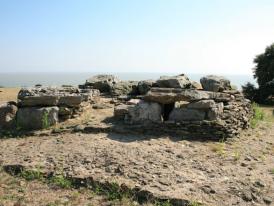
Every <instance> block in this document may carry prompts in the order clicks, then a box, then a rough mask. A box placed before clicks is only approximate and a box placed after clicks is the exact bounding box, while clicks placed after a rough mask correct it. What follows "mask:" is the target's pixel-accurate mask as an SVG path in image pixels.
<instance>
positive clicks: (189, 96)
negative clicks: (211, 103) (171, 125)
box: [144, 87, 231, 104]
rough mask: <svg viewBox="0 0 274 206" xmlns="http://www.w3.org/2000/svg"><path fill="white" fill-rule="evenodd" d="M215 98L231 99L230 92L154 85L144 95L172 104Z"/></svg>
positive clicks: (155, 100)
mask: <svg viewBox="0 0 274 206" xmlns="http://www.w3.org/2000/svg"><path fill="white" fill-rule="evenodd" d="M208 99H214V100H216V101H229V100H230V99H231V95H230V94H226V93H220V92H210V91H202V90H195V89H179V88H157V87H153V88H151V90H150V91H149V92H148V93H147V94H146V95H145V96H144V100H145V101H149V102H158V103H161V104H170V103H174V102H178V101H188V102H193V101H198V100H208Z"/></svg>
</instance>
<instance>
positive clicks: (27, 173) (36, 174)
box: [20, 170, 43, 181]
mask: <svg viewBox="0 0 274 206" xmlns="http://www.w3.org/2000/svg"><path fill="white" fill-rule="evenodd" d="M20 176H21V177H22V178H24V179H26V180H27V181H32V180H42V179H43V174H42V173H41V171H40V170H24V171H22V173H21V174H20Z"/></svg>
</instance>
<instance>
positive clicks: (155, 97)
mask: <svg viewBox="0 0 274 206" xmlns="http://www.w3.org/2000/svg"><path fill="white" fill-rule="evenodd" d="M181 77H182V76H181ZM181 77H180V78H178V79H177V80H176V81H177V82H176V81H175V82H176V83H174V84H170V83H169V84H163V85H162V86H166V87H152V88H151V89H150V91H149V92H148V93H147V94H146V95H145V96H144V99H143V100H142V101H139V102H138V103H136V104H135V105H118V106H117V107H116V108H115V110H114V111H115V112H114V114H115V115H116V116H117V118H119V119H124V121H125V122H126V123H128V124H132V125H136V124H143V125H144V129H149V130H161V131H163V130H166V131H173V132H178V131H179V132H183V133H190V134H197V136H200V137H204V136H206V137H210V136H211V137H213V138H222V137H230V136H235V135H238V134H239V132H240V131H241V129H245V128H248V126H249V120H250V118H251V117H252V108H251V104H250V101H249V100H247V99H245V98H244V96H243V95H242V93H241V92H239V91H236V90H232V89H231V86H230V82H229V80H227V79H225V78H223V77H222V78H220V77H217V76H207V77H204V78H202V79H201V84H202V85H203V88H204V89H203V90H198V89H194V88H193V87H191V83H190V82H191V81H189V79H188V78H187V77H184V78H181ZM173 80H174V77H171V79H168V77H165V81H166V82H167V83H168V82H173ZM187 81H188V82H189V83H187ZM171 85H172V86H174V88H171ZM167 87H168V88H167Z"/></svg>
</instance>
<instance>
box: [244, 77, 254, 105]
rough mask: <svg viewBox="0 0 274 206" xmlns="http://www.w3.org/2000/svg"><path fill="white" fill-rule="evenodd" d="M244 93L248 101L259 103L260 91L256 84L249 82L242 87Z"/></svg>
mask: <svg viewBox="0 0 274 206" xmlns="http://www.w3.org/2000/svg"><path fill="white" fill-rule="evenodd" d="M242 91H243V94H244V96H245V97H246V98H247V99H249V100H251V101H252V102H254V101H255V102H257V101H258V89H257V88H256V87H255V85H254V84H252V83H250V82H247V83H246V84H245V85H243V86H242Z"/></svg>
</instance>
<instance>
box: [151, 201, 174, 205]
mask: <svg viewBox="0 0 274 206" xmlns="http://www.w3.org/2000/svg"><path fill="white" fill-rule="evenodd" d="M154 206H172V204H171V203H170V201H169V200H165V201H155V203H154Z"/></svg>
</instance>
